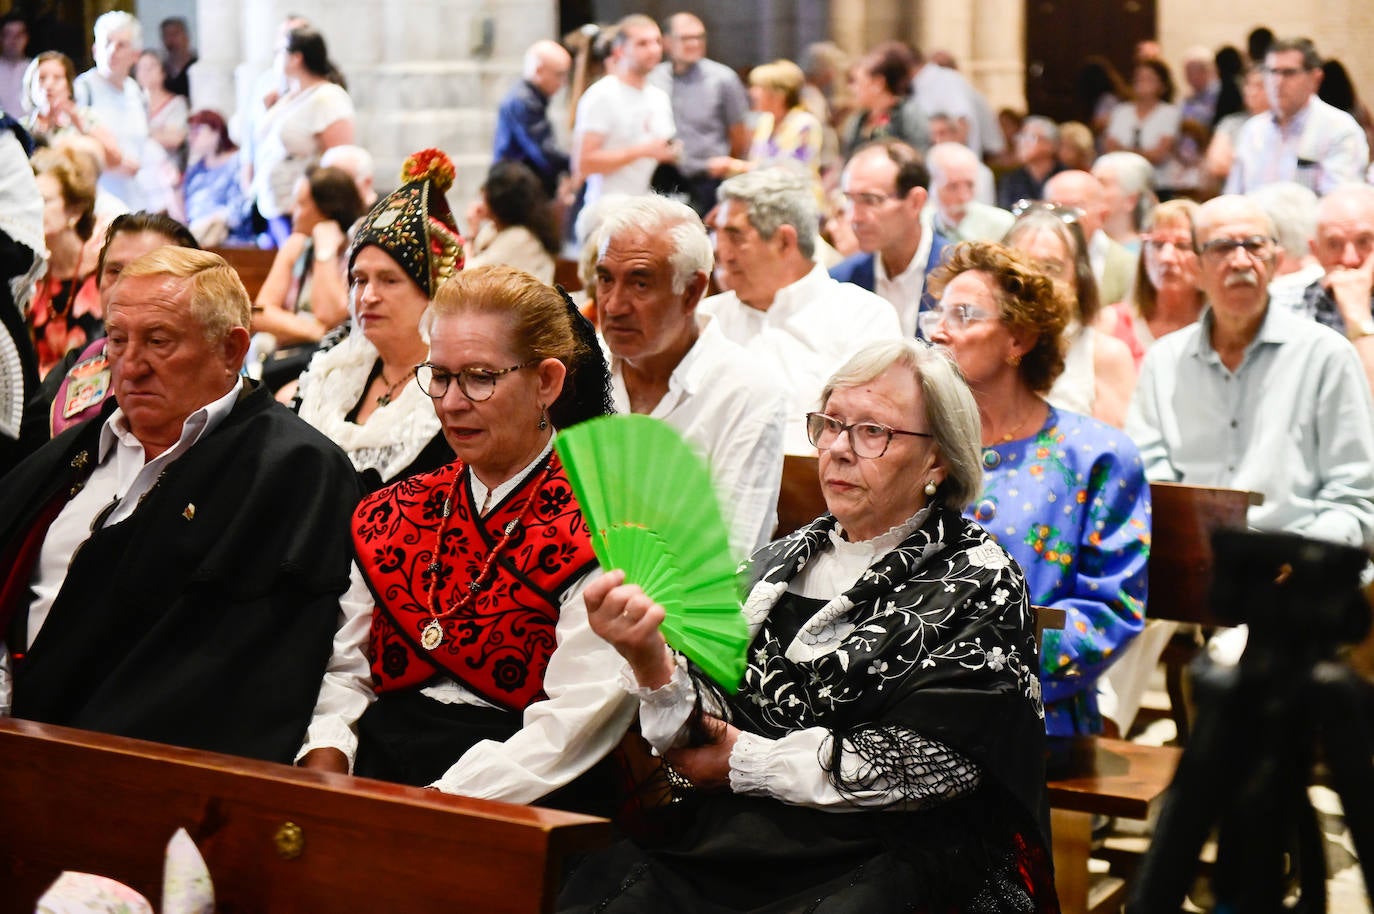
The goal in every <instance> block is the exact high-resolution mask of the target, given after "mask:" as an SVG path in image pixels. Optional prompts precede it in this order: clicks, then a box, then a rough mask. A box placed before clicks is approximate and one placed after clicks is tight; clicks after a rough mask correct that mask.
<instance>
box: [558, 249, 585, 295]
mask: <svg viewBox="0 0 1374 914" xmlns="http://www.w3.org/2000/svg"><path fill="white" fill-rule="evenodd" d="M577 268H578V263H577V261H576V260H573V259H572V258H570V257H559V258H558V259H556V260H555V261H554V262H553V281H554V284H555V285H559V286H562V287H563V288H564V289H566V290H567V291H568V294H572V293H573V292H580V291H582V277H581V276H579V275H577Z"/></svg>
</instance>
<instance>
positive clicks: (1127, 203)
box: [1092, 152, 1158, 253]
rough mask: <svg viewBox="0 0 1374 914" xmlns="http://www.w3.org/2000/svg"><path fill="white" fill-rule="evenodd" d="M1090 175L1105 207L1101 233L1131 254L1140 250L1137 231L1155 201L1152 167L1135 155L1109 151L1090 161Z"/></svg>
mask: <svg viewBox="0 0 1374 914" xmlns="http://www.w3.org/2000/svg"><path fill="white" fill-rule="evenodd" d="M1092 175H1093V177H1094V178H1096V179H1097V181H1098V183H1099V184H1101V185H1102V201H1103V202H1104V203H1105V204H1106V205H1107V216H1106V218H1105V219H1103V220H1102V231H1104V232H1106V233H1107V237H1108V238H1111V239H1112V240H1113V241H1115V242H1117V243H1118V244H1122V245H1125V247H1126V248H1127V249H1128V250H1130V251H1131V252H1132V253H1134V252H1136V251H1138V250H1140V230H1141V229H1142V228H1143V227H1144V225H1145V222H1146V220H1148V219H1149V217H1150V213H1151V211H1153V210H1154V208H1155V204H1156V203H1157V202H1158V201H1157V200H1156V199H1155V193H1154V189H1153V188H1154V177H1155V168H1154V166H1153V165H1151V164H1150V160H1149V159H1147V158H1145V157H1144V156H1142V155H1138V154H1136V153H1134V152H1109V153H1107V154H1106V155H1103V156H1099V157H1098V159H1097V161H1095V162H1093V167H1092Z"/></svg>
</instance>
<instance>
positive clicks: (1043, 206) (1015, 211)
mask: <svg viewBox="0 0 1374 914" xmlns="http://www.w3.org/2000/svg"><path fill="white" fill-rule="evenodd" d="M1026 213H1049V214H1050V215H1052V216H1056V217H1058V219H1059V221H1060V222H1065V223H1074V222H1077V221H1079V220H1080V219H1082V218H1083V211H1082V210H1081V209H1079V208H1078V207H1076V206H1061V205H1060V204H1058V203H1050V202H1048V201H1046V200H1027V199H1025V198H1022V199H1020V200H1017V201H1016V202H1015V203H1013V204H1012V205H1011V214H1012V215H1013V216H1015V217H1016V218H1018V219H1020V218H1021V217H1022V216H1024V215H1025V214H1026Z"/></svg>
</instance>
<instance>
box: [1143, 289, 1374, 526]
mask: <svg viewBox="0 0 1374 914" xmlns="http://www.w3.org/2000/svg"><path fill="white" fill-rule="evenodd" d="M1212 325H1213V316H1212V312H1211V309H1210V308H1208V309H1206V310H1204V311H1203V313H1202V317H1201V319H1199V320H1198V322H1197V323H1195V324H1192V325H1191V326H1188V327H1185V328H1184V329H1182V330H1179V331H1176V332H1174V333H1171V334H1168V335H1167V336H1165V337H1162V338H1161V339H1159V340H1158V341H1157V342H1156V343H1155V344H1154V346H1152V347H1151V348H1150V351H1149V352H1148V353H1146V355H1145V362H1144V364H1143V365H1142V367H1141V372H1140V381H1139V384H1138V385H1137V387H1136V393H1135V398H1134V399H1133V400H1132V401H1131V408H1130V411H1129V413H1128V415H1127V417H1126V431H1127V433H1128V434H1129V435H1130V436H1131V437H1132V438H1134V439H1135V442H1136V444H1138V445H1139V446H1140V454H1141V457H1142V458H1143V459H1144V461H1145V474H1146V476H1148V477H1149V478H1150V479H1152V480H1165V481H1173V482H1185V483H1192V484H1196V485H1204V486H1218V487H1225V488H1232V489H1245V490H1248V491H1252V492H1260V493H1262V494H1263V495H1264V504H1262V505H1259V506H1256V507H1252V508H1251V509H1250V514H1249V521H1250V525H1251V526H1252V527H1254V528H1256V529H1259V530H1274V531H1278V530H1282V531H1288V532H1290V533H1298V534H1302V535H1304V536H1312V537H1317V538H1320V539H1326V540H1334V541H1336V542H1341V543H1348V544H1351V545H1363V546H1365V547H1366V548H1367V547H1369V546H1370V545H1371V544H1374V401H1371V398H1370V392H1369V386H1368V384H1367V382H1366V381H1365V377H1364V373H1363V370H1362V368H1361V367H1360V362H1359V357H1358V355H1357V354H1356V353H1355V349H1354V347H1353V346H1351V345H1350V343H1349V342H1348V341H1347V340H1345V339H1344V338H1343V337H1342V336H1341V335H1340V334H1338V333H1336V332H1335V331H1333V330H1331V329H1330V328H1329V327H1323V326H1321V325H1320V324H1317V323H1314V322H1313V321H1310V320H1304V319H1303V318H1300V317H1297V316H1295V315H1292V314H1288V313H1285V312H1283V311H1281V310H1279V309H1277V308H1267V310H1266V313H1265V317H1264V322H1263V323H1262V324H1261V325H1260V329H1259V332H1258V333H1257V334H1256V335H1255V339H1254V340H1253V341H1252V342H1251V343H1250V345H1249V347H1248V348H1247V349H1246V350H1245V354H1244V356H1243V357H1242V359H1241V363H1240V365H1239V367H1238V368H1237V369H1236V370H1235V371H1234V372H1232V371H1231V370H1229V369H1228V368H1227V367H1226V366H1225V365H1223V364H1222V362H1221V359H1220V357H1219V356H1218V355H1217V353H1216V351H1215V350H1214V349H1213V348H1212V345H1211V338H1210V331H1211V328H1212Z"/></svg>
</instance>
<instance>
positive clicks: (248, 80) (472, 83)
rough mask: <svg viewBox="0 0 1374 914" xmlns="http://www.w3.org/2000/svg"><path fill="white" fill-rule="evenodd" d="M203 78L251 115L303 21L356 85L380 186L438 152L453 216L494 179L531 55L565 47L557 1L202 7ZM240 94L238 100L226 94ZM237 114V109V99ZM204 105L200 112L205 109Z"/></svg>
mask: <svg viewBox="0 0 1374 914" xmlns="http://www.w3.org/2000/svg"><path fill="white" fill-rule="evenodd" d="M198 4H199V7H198V8H199V15H200V21H201V36H202V38H201V50H202V64H201V66H202V68H203V70H204V71H205V72H204V74H202V76H201V77H200V78H201V79H202V80H203V81H204V82H205V83H206V85H207V87H216V88H207V90H206V91H207V92H210V91H213V92H214V93H215V94H214V96H213V97H214V98H215V100H216V101H215V107H218V108H220V110H222V111H223V112H224V113H225V114H229V113H230V112H233V111H240V112H241V111H245V110H248V109H249V108H250V107H251V105H252V104H253V102H254V99H253V95H254V90H255V86H256V84H258V81H259V79H260V78H261V74H262V73H263V72H264V71H266V70H267V69H268V68H269V67H270V66H271V65H272V57H273V52H274V50H275V46H276V40H277V29H278V27H279V26H280V24H281V21H282V19H283V17H285V15H286V14H287V13H292V12H294V13H299V14H300V15H302V16H305V17H306V18H307V19H309V20H310V21H311V22H312V23H313V24H314V25H315V27H316V28H318V29H319V30H320V32H321V33H322V34H323V35H324V37H325V40H326V42H327V43H328V46H329V55H330V57H331V58H332V59H333V60H334V63H335V65H336V66H338V68H339V69H340V70H341V71H342V72H343V74H344V76H345V78H346V79H347V80H348V91H349V94H350V95H351V96H352V98H353V103H354V106H355V108H356V111H357V142H358V144H359V145H361V146H364V147H366V148H367V149H368V150H370V151H371V152H372V154H373V157H374V158H375V159H376V161H377V187H378V189H379V190H381V191H386V190H390V189H392V188H394V187H395V185H396V183H397V175H398V172H399V170H400V166H401V163H402V161H403V160H404V159H405V156H406V155H408V154H409V153H411V152H413V151H415V150H417V149H421V148H424V147H426V146H437V147H439V148H441V149H443V150H444V151H445V152H447V153H448V154H449V155H450V156H451V157H452V158H453V160H454V163H455V165H456V166H457V170H458V177H457V180H456V181H455V183H454V189H453V191H452V192H451V193H450V198H451V200H452V202H453V204H454V207H455V209H458V210H459V211H460V212H461V207H462V206H463V205H465V204H466V202H467V200H468V199H470V198H471V196H472V195H473V194H475V193H476V191H477V188H478V187H479V186H480V185H481V183H482V181H483V179H484V178H485V177H486V171H487V167H488V164H489V162H490V157H491V141H492V136H493V133H494V130H495V123H496V108H497V105H498V104H499V102H500V99H501V97H502V95H504V93H505V91H506V89H507V88H508V87H509V85H510V83H511V81H512V80H514V79H517V78H518V77H519V73H520V62H521V57H522V55H523V54H524V51H525V48H526V47H528V46H529V45H530V44H532V43H533V42H534V41H536V40H537V39H540V38H546V37H556V36H555V31H556V29H557V8H556V6H555V4H554V3H553V2H552V0H242V3H241V4H229V3H222V2H220V0H198ZM231 85H234V86H236V90H235V91H233V92H229V91H228V87H229V86H231ZM235 98H236V99H237V103H234V99H235ZM198 103H199V102H198Z"/></svg>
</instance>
